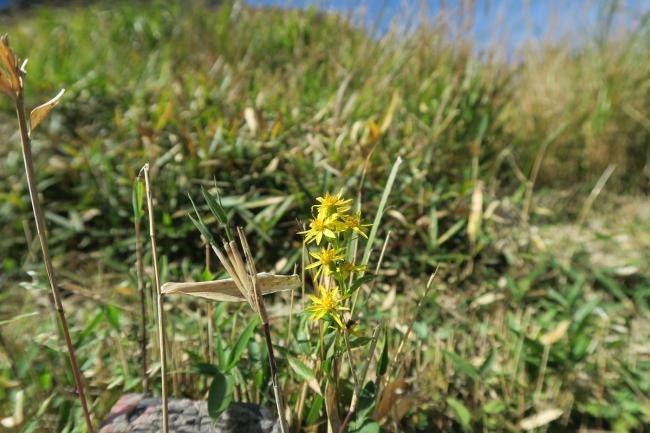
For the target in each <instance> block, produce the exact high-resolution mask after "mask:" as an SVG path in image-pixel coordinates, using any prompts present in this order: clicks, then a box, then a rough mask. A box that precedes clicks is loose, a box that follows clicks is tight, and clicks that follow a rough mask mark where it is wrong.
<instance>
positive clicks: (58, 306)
mask: <svg viewBox="0 0 650 433" xmlns="http://www.w3.org/2000/svg"><path fill="white" fill-rule="evenodd" d="M2 44H3V50H6V51H7V52H8V53H9V55H10V56H12V57H13V59H14V65H9V66H14V68H13V69H14V70H8V71H7V72H8V73H9V74H13V78H15V77H18V80H17V81H18V82H19V85H18V86H16V87H14V88H13V91H14V94H13V95H12V96H13V99H14V104H15V107H16V116H17V118H18V127H19V129H20V141H21V145H22V153H23V161H24V163H25V175H26V177H27V187H28V189H29V196H30V199H31V202H32V210H33V212H34V220H35V221H36V231H37V233H38V239H39V241H40V244H41V251H42V252H43V262H44V263H45V269H46V271H47V277H48V280H49V282H50V288H51V289H52V299H53V301H54V308H55V310H56V312H57V314H58V316H59V321H60V322H61V329H62V330H63V338H64V340H65V345H66V349H67V351H68V357H69V358H70V366H71V368H72V374H73V376H74V381H75V386H76V388H77V395H78V396H79V402H80V403H81V408H82V411H83V414H84V419H85V421H86V428H87V430H88V432H90V433H93V432H94V429H93V425H92V421H91V419H90V412H89V411H88V404H87V402H86V394H85V392H84V388H83V383H82V380H81V372H80V371H79V364H78V363H77V356H76V355H75V352H74V347H73V345H72V340H71V338H70V330H69V329H68V322H67V320H66V318H65V312H64V310H63V303H62V302H61V294H60V292H59V286H58V284H57V280H56V275H55V273H54V267H53V266H52V259H51V257H50V252H49V248H48V244H47V233H46V231H45V218H44V217H43V210H42V208H41V201H40V198H39V196H38V190H37V187H36V175H35V173H34V162H33V158H32V143H31V139H30V132H31V131H30V127H29V126H28V123H27V116H26V114H25V102H24V95H23V90H24V89H23V85H24V81H23V78H24V76H25V70H24V69H23V67H22V66H21V67H17V66H16V65H17V60H18V59H17V58H16V57H15V56H14V54H13V51H11V49H10V48H9V42H8V40H7V38H6V36H4V37H3V38H2ZM5 66H8V65H5ZM7 69H10V68H7ZM3 79H4V77H3Z"/></svg>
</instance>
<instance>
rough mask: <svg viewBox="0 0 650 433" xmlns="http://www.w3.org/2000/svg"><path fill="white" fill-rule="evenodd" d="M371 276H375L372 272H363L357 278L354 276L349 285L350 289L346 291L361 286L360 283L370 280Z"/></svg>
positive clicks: (352, 290)
mask: <svg viewBox="0 0 650 433" xmlns="http://www.w3.org/2000/svg"><path fill="white" fill-rule="evenodd" d="M373 278H375V275H374V274H365V275H362V276H360V277H359V278H355V280H354V281H353V282H352V284H351V285H350V289H349V291H348V292H349V293H353V292H354V291H355V290H357V289H358V288H359V287H361V285H362V284H365V283H367V282H370V281H372V279H373Z"/></svg>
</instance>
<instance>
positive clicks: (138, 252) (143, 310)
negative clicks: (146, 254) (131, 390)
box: [135, 216, 149, 394]
mask: <svg viewBox="0 0 650 433" xmlns="http://www.w3.org/2000/svg"><path fill="white" fill-rule="evenodd" d="M135 268H136V273H137V275H138V292H139V293H140V356H141V359H142V392H143V393H144V394H147V391H148V389H149V384H148V382H147V306H146V300H145V293H144V264H143V261H142V237H141V230H140V218H138V217H137V216H136V217H135Z"/></svg>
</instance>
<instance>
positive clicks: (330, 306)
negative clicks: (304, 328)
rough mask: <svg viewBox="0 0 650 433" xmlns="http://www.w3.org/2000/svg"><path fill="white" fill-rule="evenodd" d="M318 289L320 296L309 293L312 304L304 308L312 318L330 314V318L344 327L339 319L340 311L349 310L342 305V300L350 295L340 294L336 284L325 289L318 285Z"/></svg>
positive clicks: (317, 318)
mask: <svg viewBox="0 0 650 433" xmlns="http://www.w3.org/2000/svg"><path fill="white" fill-rule="evenodd" d="M318 287H319V290H320V298H319V297H316V296H312V295H309V299H310V300H311V302H312V304H311V305H310V306H308V307H307V308H305V310H307V311H309V313H310V316H311V319H312V320H320V319H322V318H323V317H324V316H326V315H328V314H329V315H330V316H331V317H332V319H334V321H335V322H336V323H337V324H338V325H339V326H340V327H341V329H344V328H345V326H344V325H343V322H342V321H341V316H340V312H341V311H346V310H349V308H347V307H344V306H343V301H345V300H346V299H347V298H349V297H350V295H346V296H341V294H340V293H339V288H338V287H337V286H334V287H331V288H329V289H326V288H325V287H323V286H320V285H319V286H318Z"/></svg>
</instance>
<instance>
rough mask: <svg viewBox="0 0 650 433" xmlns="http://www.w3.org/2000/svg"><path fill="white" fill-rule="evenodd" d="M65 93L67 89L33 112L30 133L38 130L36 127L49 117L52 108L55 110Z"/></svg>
mask: <svg viewBox="0 0 650 433" xmlns="http://www.w3.org/2000/svg"><path fill="white" fill-rule="evenodd" d="M64 92H65V89H61V91H60V92H59V93H58V94H57V95H56V96H55V97H54V98H52V99H50V100H49V101H47V102H46V103H44V104H41V105H39V106H38V107H36V108H34V109H33V110H32V113H31V115H30V119H29V120H30V122H31V130H30V131H34V129H36V127H37V126H38V125H39V124H40V123H41V122H42V121H43V120H44V119H45V118H46V117H47V115H48V114H49V113H50V111H52V108H54V106H55V105H56V104H58V103H59V100H60V99H61V96H63V93H64Z"/></svg>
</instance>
